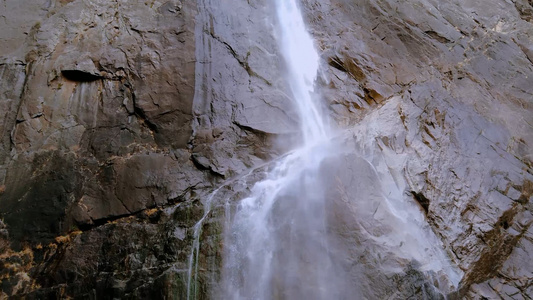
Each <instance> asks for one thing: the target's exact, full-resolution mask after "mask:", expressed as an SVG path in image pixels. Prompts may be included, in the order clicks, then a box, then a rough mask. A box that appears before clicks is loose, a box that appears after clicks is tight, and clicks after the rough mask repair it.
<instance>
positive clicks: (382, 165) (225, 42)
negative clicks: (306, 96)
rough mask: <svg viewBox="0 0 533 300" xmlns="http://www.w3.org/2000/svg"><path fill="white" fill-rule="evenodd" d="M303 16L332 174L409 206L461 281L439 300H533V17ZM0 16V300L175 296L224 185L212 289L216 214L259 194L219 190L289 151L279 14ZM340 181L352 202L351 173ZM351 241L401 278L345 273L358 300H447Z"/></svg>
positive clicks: (489, 5) (433, 9) (510, 8)
mask: <svg viewBox="0 0 533 300" xmlns="http://www.w3.org/2000/svg"><path fill="white" fill-rule="evenodd" d="M302 7H303V9H304V12H305V15H306V20H307V22H308V24H309V27H310V30H311V33H312V34H313V36H314V37H315V38H316V41H317V47H318V49H319V51H320V53H321V56H322V74H321V76H320V79H319V84H320V86H321V87H322V93H323V96H324V105H323V106H324V108H325V109H326V111H328V112H329V114H330V116H331V117H332V119H333V120H335V123H336V125H337V127H338V129H339V131H340V134H339V136H340V137H341V138H340V139H341V140H343V141H344V144H345V148H346V149H345V150H346V151H347V152H348V155H347V156H346V157H347V158H348V160H349V161H347V162H346V164H345V165H350V163H353V164H355V165H358V164H357V159H356V158H354V157H365V159H367V160H368V161H370V162H371V163H373V164H374V165H375V168H376V172H377V174H378V175H379V176H378V177H380V178H389V179H387V180H386V181H385V183H386V184H389V185H391V186H393V187H394V188H395V189H398V190H400V191H402V192H404V194H403V197H402V201H406V202H408V203H411V204H413V205H420V207H421V209H420V213H421V214H424V215H425V219H424V220H425V221H424V222H427V223H424V224H429V225H430V226H431V228H432V230H433V231H434V232H435V234H436V235H437V236H438V237H439V239H440V240H441V241H442V242H443V245H444V248H445V251H447V253H448V255H449V258H450V259H451V263H452V264H454V265H457V266H458V267H459V268H460V269H461V270H462V271H463V272H464V277H463V278H462V281H461V286H460V289H459V290H457V291H449V292H450V293H451V294H450V296H457V297H466V298H468V299H482V297H485V298H489V299H490V298H498V297H501V298H504V299H529V298H528V297H530V295H531V294H533V290H532V287H531V283H532V282H533V277H532V275H531V272H532V270H531V266H530V264H528V263H527V262H528V261H529V260H530V258H531V256H532V255H533V253H532V251H533V250H532V247H531V243H532V237H531V224H532V217H531V214H532V211H531V208H532V202H531V201H532V193H533V187H532V182H533V175H532V171H531V168H532V161H533V151H532V150H531V149H532V144H533V130H532V129H533V128H532V127H533V112H532V105H533V104H532V100H531V99H533V86H532V85H531V84H530V82H531V78H532V75H533V74H532V73H533V63H532V61H533V42H532V41H533V38H532V37H533V23H532V12H533V6H532V4H531V1H526V0H516V1H514V0H512V1H496V0H490V1H474V0H471V1H470V0H468V1H447V2H442V1H434V0H409V1H407V2H405V1H404V2H398V1H390V0H372V1H346V0H305V1H302ZM0 8H1V9H0V24H2V32H0V79H1V80H0V215H1V217H2V221H0V251H1V252H2V254H0V263H1V267H0V270H2V271H0V281H1V282H2V288H1V291H2V293H3V294H1V295H2V296H0V297H6V296H13V295H16V296H23V295H25V296H27V297H28V298H44V297H52V298H61V297H68V296H79V297H82V298H83V297H88V298H90V297H93V298H101V297H131V298H146V297H151V298H161V299H165V298H166V299H168V298H183V297H184V295H186V294H187V288H188V287H187V282H188V278H187V274H188V269H189V259H190V256H189V254H190V248H191V245H192V239H193V229H192V228H193V226H194V224H195V223H196V222H197V221H198V220H199V219H200V218H201V217H202V214H203V207H202V205H203V204H205V200H206V199H207V198H209V195H210V193H211V192H212V191H213V187H214V186H217V187H218V186H220V185H221V184H222V182H223V181H222V180H225V179H228V180H226V181H224V183H225V184H226V186H225V188H224V189H223V190H222V192H220V194H219V195H218V196H217V198H216V199H217V201H216V205H215V206H214V207H213V211H212V212H211V213H210V214H209V215H208V218H207V221H206V223H205V224H204V226H203V228H204V230H203V231H202V235H201V240H202V246H201V249H200V250H201V251H200V255H199V265H200V268H199V270H200V271H199V272H200V276H199V278H198V281H199V282H198V283H197V286H198V287H199V294H198V296H199V297H200V298H202V297H203V298H207V297H209V295H210V291H209V290H216V285H217V279H219V277H220V267H221V261H220V259H221V251H222V249H223V241H222V239H221V234H222V231H223V226H222V224H223V222H225V221H226V219H225V213H226V212H225V211H224V206H223V202H224V201H226V200H227V199H233V200H234V201H238V199H241V198H242V197H243V196H244V195H246V193H247V191H248V190H247V187H249V186H251V185H252V184H253V182H254V181H256V180H257V179H259V178H261V176H259V175H257V174H256V173H253V174H254V175H253V176H251V177H246V178H245V179H239V180H234V179H232V178H235V177H234V176H237V178H240V177H239V176H242V175H244V174H247V173H248V172H249V170H250V169H252V168H257V167H258V166H260V165H261V164H262V163H264V162H265V161H268V160H271V159H273V158H275V157H276V156H277V155H279V154H280V153H281V152H282V151H283V150H286V149H288V148H290V147H291V144H292V143H294V141H293V140H292V139H290V138H288V137H291V136H292V135H293V133H294V132H296V131H297V126H298V120H297V117H296V114H295V112H294V110H293V108H292V106H291V103H290V98H289V97H288V96H287V95H288V91H287V85H286V83H285V79H284V77H283V68H284V67H283V62H282V61H281V60H280V59H279V53H278V51H279V50H278V46H277V44H276V41H275V36H276V32H275V27H276V22H277V21H276V19H275V14H274V7H273V6H272V2H271V1H264V0H262V1H240V0H239V1H228V0H224V1H214V0H199V1H179V0H172V1H157V0H151V1H141V2H137V1H121V0H119V1H100V0H74V1H71V0H68V1H64V0H55V1H54V0H53V1H26V0H23V1H21V0H18V1H14V0H7V1H3V2H2V3H1V4H0ZM274 140H277V141H278V143H277V144H275V145H274V144H273V141H274ZM354 153H355V156H354V155H353V154H354ZM338 174H340V175H339V176H341V177H342V178H341V179H342V180H341V182H345V185H346V186H347V188H348V189H349V188H353V189H355V190H356V187H353V186H350V184H349V182H350V181H349V180H350V178H351V177H350V176H353V173H348V174H346V173H345V172H344V173H343V172H342V171H339V172H338ZM342 174H344V175H342ZM386 184H385V185H386ZM339 193H340V192H339V191H338V190H333V191H332V196H331V198H332V201H338V200H339V199H341V198H342V197H340V196H339V195H340V194H339ZM354 193H356V192H354ZM335 199H336V200H335ZM356 200H357V198H356V197H355V196H353V197H351V195H348V198H347V202H343V203H345V204H343V205H345V206H343V205H341V206H340V208H338V210H339V211H340V212H341V213H342V214H341V215H342V216H343V218H344V219H343V218H341V219H340V221H339V222H341V223H342V220H349V221H350V222H352V223H353V224H355V225H353V224H352V223H350V224H352V225H353V226H355V227H354V228H356V229H357V230H362V229H361V228H365V229H366V230H368V229H372V228H373V227H372V224H377V225H376V226H375V228H374V229H375V230H376V234H377V233H378V232H380V230H383V231H384V232H386V228H385V227H383V226H384V225H383V224H380V223H379V222H378V221H373V222H377V223H373V222H370V221H368V220H372V217H373V216H372V214H370V215H363V216H359V217H361V218H360V219H365V218H368V220H367V221H368V222H366V223H365V222H363V223H357V220H358V219H356V221H353V220H354V219H353V215H352V214H350V211H348V210H346V209H345V208H346V207H351V205H352V204H353V205H355V204H354V203H357V201H356ZM234 203H235V202H234ZM334 203H335V202H334ZM346 203H348V204H346ZM333 208H335V207H334V206H333ZM333 208H332V209H333ZM337 225H339V224H337ZM380 228H381V229H380ZM384 228H385V229H384ZM343 242H346V243H347V244H346V245H352V244H353V245H356V246H357V247H355V246H354V248H353V249H352V250H353V253H352V254H353V256H352V257H350V259H354V257H358V255H362V256H363V257H366V258H367V259H369V260H368V262H369V261H370V259H382V260H383V259H384V260H386V259H387V258H391V263H392V264H393V265H394V266H395V271H394V272H392V273H387V276H389V275H390V276H389V277H387V276H385V277H383V273H381V272H382V271H383V270H382V269H380V268H375V269H373V268H368V269H366V270H357V268H355V269H354V270H352V272H353V273H351V274H352V275H354V280H355V281H358V282H370V283H373V284H375V285H373V286H372V285H366V286H365V285H362V293H363V294H364V295H366V296H368V297H378V298H386V297H392V298H394V297H396V298H407V297H410V296H413V297H428V298H432V297H434V298H438V297H441V295H440V294H439V293H438V292H436V291H435V290H433V287H432V286H433V284H434V283H431V284H429V283H428V282H429V281H428V280H427V277H425V275H424V274H422V273H421V271H420V269H421V268H422V267H423V266H420V265H417V264H416V262H413V261H409V260H402V259H398V257H395V256H394V255H392V254H391V253H384V255H385V258H383V257H381V258H379V257H378V258H376V257H375V256H374V255H375V253H376V252H378V250H379V249H382V248H381V247H380V246H378V245H374V244H372V243H370V244H368V243H365V242H364V241H363V239H360V238H359V237H357V236H349V237H347V238H346V239H345V240H343ZM362 266H363V267H364V266H365V264H362ZM366 266H367V267H369V266H372V265H371V264H367V265H366ZM358 271H361V272H358ZM358 276H359V277H358ZM435 276H436V277H439V274H436V275H435ZM361 279H364V280H361ZM369 279H370V280H369ZM372 279H375V280H372ZM365 280H367V281H365ZM428 284H429V285H428ZM444 286H447V283H446V282H441V286H439V288H441V289H442V288H443V287H444ZM443 290H446V289H443Z"/></svg>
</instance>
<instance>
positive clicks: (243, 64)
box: [204, 30, 272, 86]
mask: <svg viewBox="0 0 533 300" xmlns="http://www.w3.org/2000/svg"><path fill="white" fill-rule="evenodd" d="M204 33H206V34H209V36H211V37H212V38H213V39H215V40H216V41H218V42H220V43H221V44H222V45H224V46H225V47H226V48H227V49H228V51H229V53H230V54H231V55H232V56H233V57H234V58H235V59H236V60H237V62H238V63H239V65H240V66H241V67H243V69H244V70H246V72H247V73H248V75H249V76H250V77H256V78H259V79H261V80H262V81H263V82H265V83H266V84H267V85H268V86H272V83H271V82H270V81H268V80H267V79H266V78H264V77H263V76H261V75H259V74H257V73H256V72H255V71H254V70H252V68H251V67H250V65H249V64H248V61H247V60H242V59H241V58H240V57H239V55H238V54H237V52H235V50H234V49H233V47H231V45H230V44H228V43H227V42H225V41H223V40H222V39H221V38H220V37H218V36H216V35H215V34H213V33H212V32H209V31H207V30H205V31H204Z"/></svg>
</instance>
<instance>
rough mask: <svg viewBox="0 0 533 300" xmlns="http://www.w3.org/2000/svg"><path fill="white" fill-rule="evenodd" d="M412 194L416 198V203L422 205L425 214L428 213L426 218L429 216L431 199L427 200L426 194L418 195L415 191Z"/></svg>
mask: <svg viewBox="0 0 533 300" xmlns="http://www.w3.org/2000/svg"><path fill="white" fill-rule="evenodd" d="M411 194H412V195H413V197H414V198H415V200H416V202H418V204H420V206H421V207H422V209H424V212H425V213H426V216H427V214H428V213H429V199H428V198H426V196H424V194H422V193H417V192H415V191H411Z"/></svg>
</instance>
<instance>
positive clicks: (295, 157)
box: [223, 0, 337, 299]
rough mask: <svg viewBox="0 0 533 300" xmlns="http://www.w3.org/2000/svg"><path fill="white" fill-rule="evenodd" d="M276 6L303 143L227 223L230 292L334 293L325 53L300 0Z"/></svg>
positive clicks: (234, 295) (235, 295)
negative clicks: (322, 82)
mask: <svg viewBox="0 0 533 300" xmlns="http://www.w3.org/2000/svg"><path fill="white" fill-rule="evenodd" d="M276 5H277V16H278V20H279V26H280V37H279V45H280V50H281V53H282V55H283V58H284V60H285V63H286V66H287V73H288V74H287V75H288V76H287V79H288V81H289V82H288V83H289V86H290V89H291V92H292V99H293V101H294V105H295V106H296V108H297V111H298V112H299V119H300V124H301V134H302V136H303V144H302V145H301V147H300V148H298V149H296V150H294V151H293V152H291V153H290V154H288V155H287V156H285V157H284V158H283V159H281V160H279V161H278V162H277V163H276V165H275V166H274V167H273V168H272V170H270V172H269V173H268V174H267V178H266V179H265V180H263V181H261V182H258V183H256V184H255V186H254V187H253V188H252V194H251V195H250V196H249V197H248V198H246V199H243V200H242V201H241V202H240V203H239V205H238V208H237V212H236V214H235V216H234V217H233V222H232V224H231V226H230V228H227V235H226V249H225V251H226V257H225V262H224V270H223V272H224V273H223V277H224V282H223V289H224V294H225V296H224V297H223V298H224V299H274V298H280V297H281V298H284V299H304V298H303V297H312V298H313V299H329V298H330V297H328V296H331V292H329V291H331V290H333V289H334V286H333V285H336V284H337V283H335V280H334V279H335V278H333V277H335V274H334V268H333V263H332V261H331V260H330V254H329V253H328V252H329V250H328V242H327V240H326V237H327V232H326V231H327V226H326V214H325V207H324V204H325V203H324V199H325V197H324V196H325V195H324V187H323V186H322V183H321V179H320V176H319V167H320V164H321V163H322V162H323V160H324V159H325V158H326V157H327V156H328V155H330V154H331V153H332V147H331V141H330V139H328V128H327V127H326V125H325V124H326V122H325V120H324V117H323V116H322V114H321V110H320V108H319V107H318V105H317V103H315V98H316V97H317V96H316V94H315V92H314V83H315V79H316V76H317V73H318V68H319V56H318V54H317V52H316V50H315V47H314V42H313V40H312V38H311V36H310V35H309V33H308V32H307V31H306V28H305V24H304V21H303V19H302V16H301V14H300V11H299V8H298V6H297V4H296V2H295V0H277V2H276ZM304 274H305V275H304ZM332 276H333V277H332Z"/></svg>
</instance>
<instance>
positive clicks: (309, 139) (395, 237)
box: [187, 0, 460, 300]
mask: <svg viewBox="0 0 533 300" xmlns="http://www.w3.org/2000/svg"><path fill="white" fill-rule="evenodd" d="M276 9H277V17H278V21H279V27H280V28H279V32H280V35H279V38H278V42H279V46H280V50H281V51H280V52H281V53H282V55H283V58H284V61H285V64H286V66H287V80H288V83H289V86H290V89H291V92H292V100H293V101H294V105H295V107H296V109H297V111H298V113H299V119H300V124H301V135H302V137H303V139H302V140H303V142H302V145H301V146H300V147H299V148H297V149H295V150H293V151H292V152H290V153H288V154H287V155H285V156H284V157H282V158H280V159H278V160H277V161H276V162H275V163H274V164H273V166H272V167H271V168H270V170H268V172H267V174H266V176H265V177H266V178H265V179H264V180H262V181H260V182H257V183H256V184H255V185H254V186H253V188H252V189H251V194H250V195H249V196H248V197H247V198H245V199H243V200H241V201H240V202H239V203H238V206H237V208H236V211H235V212H234V213H233V215H232V214H231V209H230V204H229V203H228V205H227V208H228V209H227V210H226V218H227V224H225V226H226V228H225V233H224V246H223V247H224V258H223V259H224V261H223V270H222V280H221V282H220V283H219V285H220V286H219V287H218V289H219V291H216V292H215V295H213V296H214V297H215V298H217V299H218V298H220V299H236V300H240V299H360V298H363V297H364V296H362V295H363V294H364V293H362V292H361V293H360V292H359V287H358V286H357V284H354V281H355V282H357V281H364V280H366V281H367V282H369V283H362V284H361V285H363V284H366V285H367V288H369V289H372V287H371V285H372V282H371V281H372V279H369V278H366V277H365V276H366V275H367V273H366V268H367V267H366V266H369V265H371V266H372V268H374V266H373V265H372V264H375V265H376V266H375V269H372V270H374V271H372V270H371V271H369V272H374V273H378V274H379V272H380V271H381V270H385V269H386V267H387V261H386V259H383V260H382V261H381V262H375V263H372V262H368V261H366V262H365V264H368V265H364V264H363V263H361V264H360V266H359V262H358V261H357V259H358V257H359V256H363V255H367V256H369V257H371V256H372V255H375V257H379V259H381V256H380V254H379V253H373V252H375V251H373V250H368V249H380V250H383V251H384V252H387V253H385V254H384V255H389V256H390V255H391V253H392V257H396V258H398V259H397V260H395V259H396V258H393V259H392V260H394V262H397V261H400V262H403V261H406V262H409V261H414V260H416V261H417V262H419V263H420V264H421V267H420V270H422V271H424V272H425V271H428V272H433V273H432V274H437V273H438V272H441V270H443V269H445V270H444V271H443V272H444V277H445V278H446V280H447V283H445V284H451V285H455V286H456V285H457V283H458V280H459V278H460V276H459V275H458V273H457V272H456V271H455V270H454V269H453V268H452V267H451V266H450V263H449V261H448V259H447V256H446V255H445V254H444V251H443V250H442V248H441V247H442V246H441V245H440V244H439V242H440V241H438V239H437V238H436V237H435V236H434V234H433V233H432V232H431V230H430V229H429V228H428V226H425V228H422V225H423V223H424V222H425V221H424V220H423V216H422V214H421V213H420V212H419V211H417V209H416V208H413V206H412V205H411V206H409V205H406V204H405V202H402V200H401V199H402V198H403V194H402V193H403V191H402V190H400V188H398V187H394V186H395V184H394V182H393V180H391V179H390V178H386V177H387V176H382V175H383V172H381V171H380V170H381V169H383V168H381V167H374V166H373V163H371V162H370V161H369V158H363V157H361V158H360V159H359V161H362V163H359V165H358V166H361V167H365V166H367V167H366V168H367V169H368V170H367V173H368V174H370V173H371V174H370V175H368V174H361V180H360V182H357V183H356V185H359V186H360V185H363V186H362V187H359V190H358V191H361V194H358V195H348V196H351V197H352V199H344V198H343V199H342V201H344V202H345V203H344V204H342V205H346V206H345V208H341V210H343V209H344V210H346V211H348V213H351V212H350V210H354V207H357V208H358V209H359V210H360V211H361V212H357V211H355V212H354V213H353V214H352V215H353V216H356V215H357V214H359V216H361V217H365V218H368V219H366V220H364V222H366V223H368V222H370V223H369V224H372V222H374V221H375V222H376V223H375V229H376V230H377V231H380V232H379V234H378V235H376V236H373V234H374V233H364V234H367V235H368V237H369V238H368V240H369V241H371V242H372V243H374V244H375V245H378V246H375V247H374V248H372V247H368V249H367V248H365V247H364V246H361V245H356V244H355V242H359V241H360V240H361V239H354V240H353V241H354V244H352V240H350V239H346V238H344V241H341V242H339V240H341V239H343V238H340V239H337V240H336V239H335V238H334V237H333V236H335V235H336V234H338V233H334V232H332V231H333V230H337V229H340V230H341V231H342V230H346V228H348V229H347V230H348V231H350V230H351V231H350V232H349V234H351V235H353V234H354V232H353V230H354V229H353V228H352V227H349V226H348V227H346V226H344V227H342V226H337V225H335V226H337V227H336V228H335V229H333V228H334V227H335V226H331V224H330V223H331V222H332V221H331V220H330V219H331V216H332V215H331V210H332V209H331V208H330V206H331V201H332V200H331V198H332V197H331V195H332V194H331V193H330V194H328V191H329V190H331V189H335V187H334V186H332V183H331V182H332V180H329V178H327V176H328V175H327V174H324V165H328V164H330V162H331V161H332V160H334V158H335V157H336V156H341V155H342V154H341V151H339V148H340V147H339V145H337V144H336V143H334V142H333V141H332V139H331V138H330V135H331V132H330V129H329V128H328V126H327V125H326V124H327V123H328V122H327V121H326V120H325V118H324V116H323V115H322V113H321V109H320V107H319V106H318V105H317V101H316V100H317V98H318V96H317V95H318V94H317V93H315V87H314V86H315V84H314V83H315V79H316V76H317V73H318V69H319V65H320V59H319V55H318V54H317V52H316V50H315V47H314V42H313V40H312V38H311V36H310V35H309V33H308V32H307V31H306V28H305V23H304V21H303V18H302V15H301V13H300V11H299V7H298V4H297V3H296V0H276ZM356 160H357V159H356ZM333 165H335V164H333ZM339 166H340V168H342V167H343V166H342V163H341V164H340V165H339V164H337V167H339ZM326 169H327V168H326ZM378 169H380V170H378ZM384 170H386V168H385V169H384ZM328 172H330V173H331V174H332V175H335V174H336V173H335V171H331V170H329V171H328ZM355 172H356V173H354V174H359V173H360V171H358V170H356V171H355ZM358 172H359V173H358ZM325 176H326V177H325ZM354 176H359V175H354ZM345 177H346V176H345ZM378 177H379V178H378ZM376 178H377V179H376ZM325 179H328V180H325ZM356 180H358V179H356ZM390 182H392V183H390ZM389 183H390V184H389ZM388 186H392V188H389V187H388ZM219 189H220V188H219ZM217 191H218V189H217V190H216V191H215V192H214V193H213V194H212V195H211V196H210V198H209V200H208V201H207V202H206V203H205V204H204V205H206V212H205V215H204V217H203V218H202V220H201V221H200V222H199V223H198V224H197V225H196V226H195V233H194V234H195V236H194V238H195V240H194V245H193V251H192V254H191V257H190V265H189V267H190V268H189V272H188V275H189V282H188V287H187V289H188V297H187V298H188V299H193V298H196V297H197V295H198V290H197V287H196V281H197V280H198V278H197V277H198V253H199V249H200V233H201V228H202V224H203V221H204V220H205V219H206V217H207V216H208V213H209V210H210V207H211V205H212V204H211V202H212V201H211V199H212V198H213V196H214V195H215V194H216V193H217ZM365 193H366V194H365ZM385 194H387V196H384V195H385ZM363 195H365V196H363ZM328 197H329V198H328ZM341 198H342V197H341ZM363 198H364V199H363ZM328 201H329V202H328ZM334 201H335V200H334ZM342 201H341V202H342ZM350 202H360V203H359V204H357V205H352V204H351V203H350ZM328 211H330V213H329V214H328ZM366 212H370V213H366ZM413 216H414V217H413ZM357 222H359V221H355V223H357ZM421 224H422V225H421ZM426 225H427V223H426ZM372 226H373V225H372ZM354 228H355V227H354ZM358 228H363V231H365V230H366V229H367V228H365V226H363V227H358ZM357 230H360V229H357ZM364 234H363V236H364ZM341 235H342V234H341ZM346 241H348V242H346ZM343 243H344V244H345V245H342V244H343ZM406 243H408V247H406V246H404V245H405V244H406ZM357 246H359V247H361V249H363V248H365V249H363V250H361V251H359V250H356V251H352V250H346V249H349V248H350V247H351V248H354V247H357ZM343 247H344V248H343ZM365 251H366V252H365ZM376 251H377V250H376ZM348 252H350V253H348ZM369 252H370V254H368V253H369ZM366 259H367V260H368V258H366ZM347 262H348V263H347ZM383 262H385V263H383ZM356 264H357V265H356ZM400 264H401V263H400ZM354 265H356V266H355V267H354ZM391 265H392V264H391ZM361 266H362V267H361ZM357 268H361V269H360V270H361V271H360V272H359V273H357V272H354V270H356V269H357ZM392 269H394V268H391V272H392V273H394V272H402V270H401V269H400V270H392ZM354 273H356V275H355V278H354V276H353V274H354ZM349 274H352V275H349ZM357 274H363V275H357ZM441 275H442V274H441ZM350 276H351V277H350ZM358 278H359V279H361V278H366V279H362V280H359V279H358ZM382 284H383V283H382Z"/></svg>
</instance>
